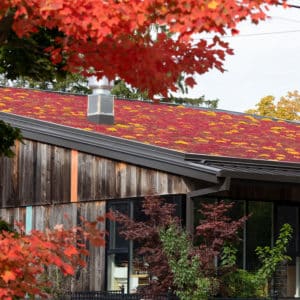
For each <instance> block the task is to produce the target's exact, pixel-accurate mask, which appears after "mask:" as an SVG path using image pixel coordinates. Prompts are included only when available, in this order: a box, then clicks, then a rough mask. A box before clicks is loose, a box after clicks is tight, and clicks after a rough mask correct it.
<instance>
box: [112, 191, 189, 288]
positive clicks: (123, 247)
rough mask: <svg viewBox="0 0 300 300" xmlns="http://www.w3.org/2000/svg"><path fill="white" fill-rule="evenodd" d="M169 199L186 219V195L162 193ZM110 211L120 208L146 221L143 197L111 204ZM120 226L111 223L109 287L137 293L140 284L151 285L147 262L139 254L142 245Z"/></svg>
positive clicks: (123, 211) (122, 211)
mask: <svg viewBox="0 0 300 300" xmlns="http://www.w3.org/2000/svg"><path fill="white" fill-rule="evenodd" d="M162 198H164V199H165V200H166V201H167V202H169V203H174V204H176V211H175V214H176V216H178V217H180V218H181V219H182V222H183V223H184V222H185V201H183V200H184V199H185V197H184V196H183V195H166V196H162ZM107 210H108V211H109V210H112V211H119V212H121V213H124V214H126V215H128V216H130V218H132V219H134V220H136V221H144V220H146V216H145V215H144V214H143V212H142V198H131V199H122V200H120V201H116V200H114V201H110V202H108V203H107ZM119 229H120V225H119V224H118V223H117V222H114V221H109V223H108V231H109V235H108V247H107V260H106V261H107V290H120V289H121V287H122V286H123V287H124V289H125V292H126V293H134V292H136V291H137V290H138V289H139V287H141V286H143V285H147V284H148V282H149V274H148V273H147V271H146V270H147V262H145V261H144V259H143V257H141V256H139V255H138V254H137V249H138V247H139V245H138V244H137V243H133V242H132V241H126V240H125V239H124V238H122V237H121V236H120V235H119Z"/></svg>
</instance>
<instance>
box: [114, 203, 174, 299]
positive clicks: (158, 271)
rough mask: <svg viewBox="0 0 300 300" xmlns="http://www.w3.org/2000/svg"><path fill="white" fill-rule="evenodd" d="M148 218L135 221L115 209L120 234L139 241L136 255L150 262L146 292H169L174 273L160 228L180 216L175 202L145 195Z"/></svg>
mask: <svg viewBox="0 0 300 300" xmlns="http://www.w3.org/2000/svg"><path fill="white" fill-rule="evenodd" d="M142 212H143V213H144V215H145V217H146V220H145V221H135V220H132V219H130V218H129V217H128V216H127V215H124V214H121V213H118V212H116V213H115V214H116V220H117V222H119V223H120V224H121V225H122V229H121V231H120V234H121V236H123V237H125V239H127V240H132V241H133V242H134V243H137V244H138V245H140V247H139V248H138V249H137V253H136V254H137V255H138V256H141V257H143V260H144V261H145V262H146V263H147V265H148V267H147V271H148V272H149V274H151V278H150V286H148V287H146V288H147V293H149V292H150V294H156V293H161V292H166V291H167V289H168V288H169V287H170V288H171V287H172V286H173V275H172V272H171V270H170V268H169V265H168V260H167V257H166V255H165V254H164V252H163V247H162V243H161V241H160V237H159V232H160V230H161V228H164V227H167V226H169V225H170V224H172V223H174V222H175V223H176V222H178V221H179V220H178V219H177V218H176V217H174V212H175V205H174V204H169V203H166V202H165V201H164V200H163V199H161V198H159V197H146V198H145V199H144V201H143V204H142Z"/></svg>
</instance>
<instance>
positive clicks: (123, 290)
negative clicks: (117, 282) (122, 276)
mask: <svg viewBox="0 0 300 300" xmlns="http://www.w3.org/2000/svg"><path fill="white" fill-rule="evenodd" d="M121 295H122V299H125V287H124V284H122V286H121Z"/></svg>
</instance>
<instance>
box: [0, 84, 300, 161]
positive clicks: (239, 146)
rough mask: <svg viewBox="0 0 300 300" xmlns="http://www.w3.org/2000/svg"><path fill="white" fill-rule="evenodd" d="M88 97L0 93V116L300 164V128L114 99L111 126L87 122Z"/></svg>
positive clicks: (15, 91) (9, 90) (190, 149)
mask: <svg viewBox="0 0 300 300" xmlns="http://www.w3.org/2000/svg"><path fill="white" fill-rule="evenodd" d="M86 106H87V97H86V96H74V95H68V94H62V93H51V92H44V91H38V90H29V89H17V88H0V111H3V112H8V113H13V114H17V115H21V116H24V117H30V118H35V119H39V120H43V121H47V122H53V123H57V124H61V125H65V126H71V127H75V128H80V129H83V130H88V131H94V132H99V133H103V134H105V135H111V136H115V137H120V138H125V139H129V140H137V141H139V142H143V143H147V144H151V145H155V146H160V147H165V148H169V149H173V150H178V151H183V152H188V153H197V154H205V155H217V156H218V155H219V156H228V157H238V158H249V159H263V160H277V161H287V162H300V124H297V123H292V122H285V121H280V120H279V121H276V120H271V119H268V118H255V117H252V116H249V115H243V114H234V113H230V112H221V111H209V110H204V109H203V110H202V109H194V108H186V107H183V106H171V105H164V104H159V105H155V104H152V103H147V102H141V101H130V100H116V101H115V124H114V125H97V124H94V123H91V122H89V121H88V120H87V118H86V110H87V108H86Z"/></svg>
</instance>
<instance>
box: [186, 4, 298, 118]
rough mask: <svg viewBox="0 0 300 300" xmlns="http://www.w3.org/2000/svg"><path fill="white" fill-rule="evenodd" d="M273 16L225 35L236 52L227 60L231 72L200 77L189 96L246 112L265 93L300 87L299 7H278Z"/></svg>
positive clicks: (215, 72)
mask: <svg viewBox="0 0 300 300" xmlns="http://www.w3.org/2000/svg"><path fill="white" fill-rule="evenodd" d="M295 2H298V4H300V1H294V3H295ZM270 16H272V19H271V20H268V21H265V22H262V23H261V24H259V25H253V24H243V25H241V26H240V35H239V36H236V37H228V38H226V40H228V41H229V42H230V44H231V46H232V48H233V49H234V52H235V55H234V56H228V57H227V60H226V62H225V68H226V69H227V70H228V71H227V72H225V73H220V72H219V71H210V72H209V73H207V74H205V75H202V76H197V78H196V81H197V83H198V84H197V87H196V88H194V89H192V90H190V92H189V96H193V97H198V96H201V95H205V97H206V99H216V98H218V99H220V101H219V106H218V108H220V109H226V110H232V111H240V112H243V111H245V110H246V109H248V108H253V107H254V106H255V104H256V103H257V102H258V101H259V100H260V99H261V98H262V97H263V96H267V95H274V96H275V97H276V98H277V97H280V96H283V95H286V94H287V92H288V91H294V90H300V9H295V8H289V9H283V8H282V7H279V8H275V9H272V10H271V11H270Z"/></svg>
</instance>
